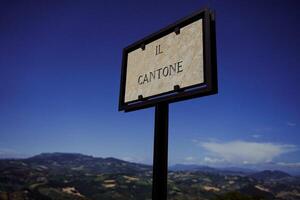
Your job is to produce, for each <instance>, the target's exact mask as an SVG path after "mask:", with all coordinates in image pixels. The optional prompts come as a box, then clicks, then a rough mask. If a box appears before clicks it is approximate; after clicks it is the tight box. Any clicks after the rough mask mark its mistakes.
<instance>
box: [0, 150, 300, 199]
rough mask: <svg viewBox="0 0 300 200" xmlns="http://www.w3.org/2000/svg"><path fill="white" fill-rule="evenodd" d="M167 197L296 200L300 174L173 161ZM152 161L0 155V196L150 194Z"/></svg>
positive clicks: (143, 196) (68, 155)
mask: <svg viewBox="0 0 300 200" xmlns="http://www.w3.org/2000/svg"><path fill="white" fill-rule="evenodd" d="M170 169H173V170H172V171H170V172H169V176H168V180H169V181H168V199H169V200H184V199H191V200H196V199H213V200H224V199H235V200H237V199H239V200H256V199H266V200H268V199H270V200H271V199H275V198H276V200H299V197H300V179H299V178H298V177H293V176H290V175H289V174H286V173H284V172H280V171H262V172H257V173H256V172H255V173H251V174H250V175H249V174H248V175H245V173H244V172H234V171H231V170H237V171H240V169H236V168H233V169H226V168H225V169H217V168H211V167H207V166H198V165H175V166H172V167H170ZM151 190H152V167H151V166H149V165H144V164H138V163H131V162H127V161H123V160H119V159H116V158H96V157H93V156H86V155H82V154H74V153H43V154H40V155H37V156H33V157H31V158H27V159H5V160H0V200H99V199H101V200H128V199H130V200H140V199H145V200H150V199H151Z"/></svg>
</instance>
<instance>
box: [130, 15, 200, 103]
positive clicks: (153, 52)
mask: <svg viewBox="0 0 300 200" xmlns="http://www.w3.org/2000/svg"><path fill="white" fill-rule="evenodd" d="M202 23H203V22H202V19H199V20H197V21H195V22H193V23H191V24H189V25H187V26H185V27H182V28H181V29H180V33H178V34H176V33H175V32H172V33H170V34H168V35H166V36H164V37H162V38H159V39H157V40H155V41H153V42H151V43H149V44H147V45H146V46H145V48H144V50H143V49H142V48H139V49H136V50H134V51H132V52H130V53H128V59H127V73H126V74H127V77H126V86H125V103H127V102H131V101H134V100H137V99H138V98H139V96H140V95H142V97H144V98H146V97H151V96H154V95H158V94H162V93H165V92H170V91H173V90H174V86H175V85H179V87H180V88H185V87H188V86H193V85H196V84H201V83H203V82H204V72H203V71H204V70H203V39H202V38H203V37H202V34H203V30H202Z"/></svg>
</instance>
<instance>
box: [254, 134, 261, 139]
mask: <svg viewBox="0 0 300 200" xmlns="http://www.w3.org/2000/svg"><path fill="white" fill-rule="evenodd" d="M252 137H253V138H256V139H257V138H260V137H261V135H260V134H253V135H252Z"/></svg>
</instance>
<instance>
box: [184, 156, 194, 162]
mask: <svg viewBox="0 0 300 200" xmlns="http://www.w3.org/2000/svg"><path fill="white" fill-rule="evenodd" d="M184 160H185V161H195V158H194V157H193V156H188V157H186V158H185V159H184Z"/></svg>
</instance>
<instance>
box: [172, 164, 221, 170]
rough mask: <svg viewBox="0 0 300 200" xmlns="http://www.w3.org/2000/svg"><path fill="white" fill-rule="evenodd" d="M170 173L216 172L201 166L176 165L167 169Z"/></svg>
mask: <svg viewBox="0 0 300 200" xmlns="http://www.w3.org/2000/svg"><path fill="white" fill-rule="evenodd" d="M169 170H171V171H203V172H216V171H217V170H216V169H215V168H212V167H208V166H202V165H193V164H191V165H186V164H176V165H172V166H170V167H169Z"/></svg>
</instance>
